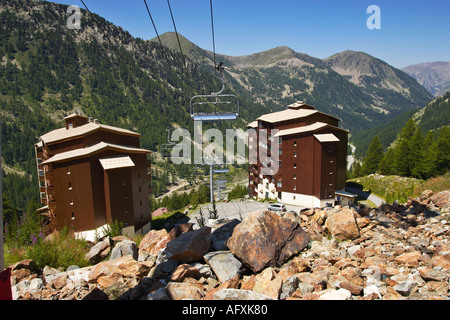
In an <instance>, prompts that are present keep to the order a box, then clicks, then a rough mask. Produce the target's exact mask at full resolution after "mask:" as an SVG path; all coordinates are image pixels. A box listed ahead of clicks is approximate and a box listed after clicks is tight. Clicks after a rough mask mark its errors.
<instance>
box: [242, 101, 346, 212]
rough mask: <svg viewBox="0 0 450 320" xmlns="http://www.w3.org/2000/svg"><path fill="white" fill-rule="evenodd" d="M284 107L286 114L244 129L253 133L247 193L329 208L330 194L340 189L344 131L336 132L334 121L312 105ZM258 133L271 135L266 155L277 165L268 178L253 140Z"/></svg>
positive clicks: (343, 179) (343, 169)
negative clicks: (253, 156)
mask: <svg viewBox="0 0 450 320" xmlns="http://www.w3.org/2000/svg"><path fill="white" fill-rule="evenodd" d="M289 109H291V110H290V111H289V114H288V115H287V112H286V113H283V112H278V113H273V114H269V115H266V116H262V117H260V118H258V120H257V121H255V122H253V123H252V125H250V126H249V127H250V128H253V129H256V131H257V135H256V136H257V141H256V143H253V148H257V151H258V157H257V158H258V160H257V163H255V164H251V163H250V164H249V194H250V196H251V197H256V198H272V199H276V200H278V201H282V202H284V203H288V204H297V205H302V206H307V207H314V206H322V205H325V204H334V199H335V191H336V190H343V189H344V188H345V182H346V164H347V161H346V159H347V135H348V133H349V132H348V131H347V130H344V129H342V128H339V119H337V118H335V117H333V116H330V115H327V114H325V113H321V112H318V111H314V107H312V106H309V105H306V104H303V103H301V102H298V103H296V104H293V105H291V106H290V108H289ZM296 110H297V111H298V114H297V113H296ZM278 117H279V119H280V120H278V119H277V118H278ZM261 129H267V131H268V136H269V137H272V141H271V142H268V143H267V149H268V150H269V151H268V155H269V156H272V153H273V152H277V156H278V165H279V166H278V171H277V172H276V173H275V174H273V175H266V176H264V175H262V174H261V166H262V164H261V161H260V155H261V153H260V152H261V151H265V150H261V148H265V147H266V145H265V144H261V143H260V141H259V139H258V138H259V132H260V130H261ZM274 129H277V130H278V133H276V132H275V131H273V130H274ZM321 137H326V138H330V137H331V140H330V141H327V140H326V139H325V140H323V139H321ZM274 139H278V150H272V146H271V144H272V143H273V141H274ZM272 158H273V157H272ZM309 199H312V200H314V199H315V201H312V200H311V201H310V200H309Z"/></svg>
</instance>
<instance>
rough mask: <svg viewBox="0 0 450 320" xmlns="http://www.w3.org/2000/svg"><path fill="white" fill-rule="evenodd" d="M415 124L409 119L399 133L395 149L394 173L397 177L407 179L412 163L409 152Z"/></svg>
mask: <svg viewBox="0 0 450 320" xmlns="http://www.w3.org/2000/svg"><path fill="white" fill-rule="evenodd" d="M416 128H417V127H416V123H415V122H414V120H413V119H412V118H411V119H409V120H408V122H407V123H406V124H405V126H404V127H403V129H402V132H400V135H399V139H398V144H397V146H396V148H395V173H396V174H397V175H399V176H403V177H409V176H411V171H412V168H413V163H414V154H413V153H412V152H411V149H412V145H411V140H412V137H413V136H414V133H415V132H416Z"/></svg>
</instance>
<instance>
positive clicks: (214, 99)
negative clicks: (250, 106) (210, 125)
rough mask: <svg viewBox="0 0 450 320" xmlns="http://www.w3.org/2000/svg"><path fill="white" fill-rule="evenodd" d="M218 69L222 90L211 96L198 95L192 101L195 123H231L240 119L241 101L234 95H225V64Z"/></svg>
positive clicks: (191, 110) (192, 115)
mask: <svg viewBox="0 0 450 320" xmlns="http://www.w3.org/2000/svg"><path fill="white" fill-rule="evenodd" d="M216 69H217V70H219V71H220V76H221V79H222V89H221V90H220V91H218V92H211V94H205V95H196V96H194V97H192V98H191V101H190V113H191V118H192V119H194V121H230V120H236V119H237V118H238V117H239V99H238V98H237V96H235V95H234V94H223V93H222V92H223V90H224V89H225V82H224V80H223V74H222V71H223V70H224V69H225V67H223V62H221V63H220V64H219V65H218V66H216Z"/></svg>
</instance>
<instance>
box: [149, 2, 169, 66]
mask: <svg viewBox="0 0 450 320" xmlns="http://www.w3.org/2000/svg"><path fill="white" fill-rule="evenodd" d="M144 3H145V7H146V8H147V12H148V16H149V17H150V20H151V21H152V24H153V29H155V32H156V36H157V37H158V40H159V44H160V45H161V49H162V51H163V54H164V57H165V58H166V61H167V64H168V65H169V66H170V61H169V58H168V57H167V55H166V51H165V50H164V46H163V44H162V41H161V38H160V37H159V33H158V30H157V29H156V25H155V22H154V21H153V17H152V14H151V13H150V9H149V8H148V5H147V1H146V0H144Z"/></svg>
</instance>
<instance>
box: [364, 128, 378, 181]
mask: <svg viewBox="0 0 450 320" xmlns="http://www.w3.org/2000/svg"><path fill="white" fill-rule="evenodd" d="M382 158H383V146H382V145H381V143H380V140H378V137H377V136H375V138H373V140H372V142H371V143H370V146H369V150H368V151H367V155H366V158H365V159H364V163H363V165H362V168H361V171H362V174H363V175H368V174H371V173H375V172H377V170H378V166H379V164H380V161H381V159H382Z"/></svg>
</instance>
